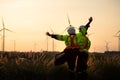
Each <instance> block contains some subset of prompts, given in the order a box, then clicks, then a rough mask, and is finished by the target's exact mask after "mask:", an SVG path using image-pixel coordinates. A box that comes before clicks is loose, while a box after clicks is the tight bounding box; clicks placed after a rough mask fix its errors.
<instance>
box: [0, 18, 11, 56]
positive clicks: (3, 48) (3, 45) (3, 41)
mask: <svg viewBox="0 0 120 80" xmlns="http://www.w3.org/2000/svg"><path fill="white" fill-rule="evenodd" d="M2 26H3V28H2V29H1V30H0V31H3V32H2V33H3V35H2V38H3V40H2V52H3V54H4V53H5V31H6V30H7V31H10V32H12V31H11V30H9V29H7V28H5V24H4V20H3V18H2Z"/></svg>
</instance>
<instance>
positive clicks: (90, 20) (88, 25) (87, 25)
mask: <svg viewBox="0 0 120 80" xmlns="http://www.w3.org/2000/svg"><path fill="white" fill-rule="evenodd" d="M92 21H93V18H92V17H90V18H89V22H88V23H87V24H86V25H85V28H86V30H87V29H88V28H89V27H90V23H91V22H92Z"/></svg>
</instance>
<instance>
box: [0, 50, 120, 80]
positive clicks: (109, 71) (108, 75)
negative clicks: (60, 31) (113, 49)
mask: <svg viewBox="0 0 120 80" xmlns="http://www.w3.org/2000/svg"><path fill="white" fill-rule="evenodd" d="M57 53H59V52H36V53H35V52H6V53H5V54H4V55H3V57H0V80H69V76H68V66H67V65H66V63H65V64H63V65H60V66H54V56H55V54H57ZM88 75H89V76H88V80H115V79H118V80H119V79H120V54H90V55H89V61H88Z"/></svg>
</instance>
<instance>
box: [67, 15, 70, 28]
mask: <svg viewBox="0 0 120 80" xmlns="http://www.w3.org/2000/svg"><path fill="white" fill-rule="evenodd" d="M67 18H68V23H69V26H71V23H70V19H69V16H68V14H67Z"/></svg>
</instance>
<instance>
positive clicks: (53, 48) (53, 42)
mask: <svg viewBox="0 0 120 80" xmlns="http://www.w3.org/2000/svg"><path fill="white" fill-rule="evenodd" d="M50 29H51V31H52V33H53V34H54V31H53V30H52V28H50ZM52 40H53V41H52V51H54V48H55V47H54V44H55V43H54V39H52Z"/></svg>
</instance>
